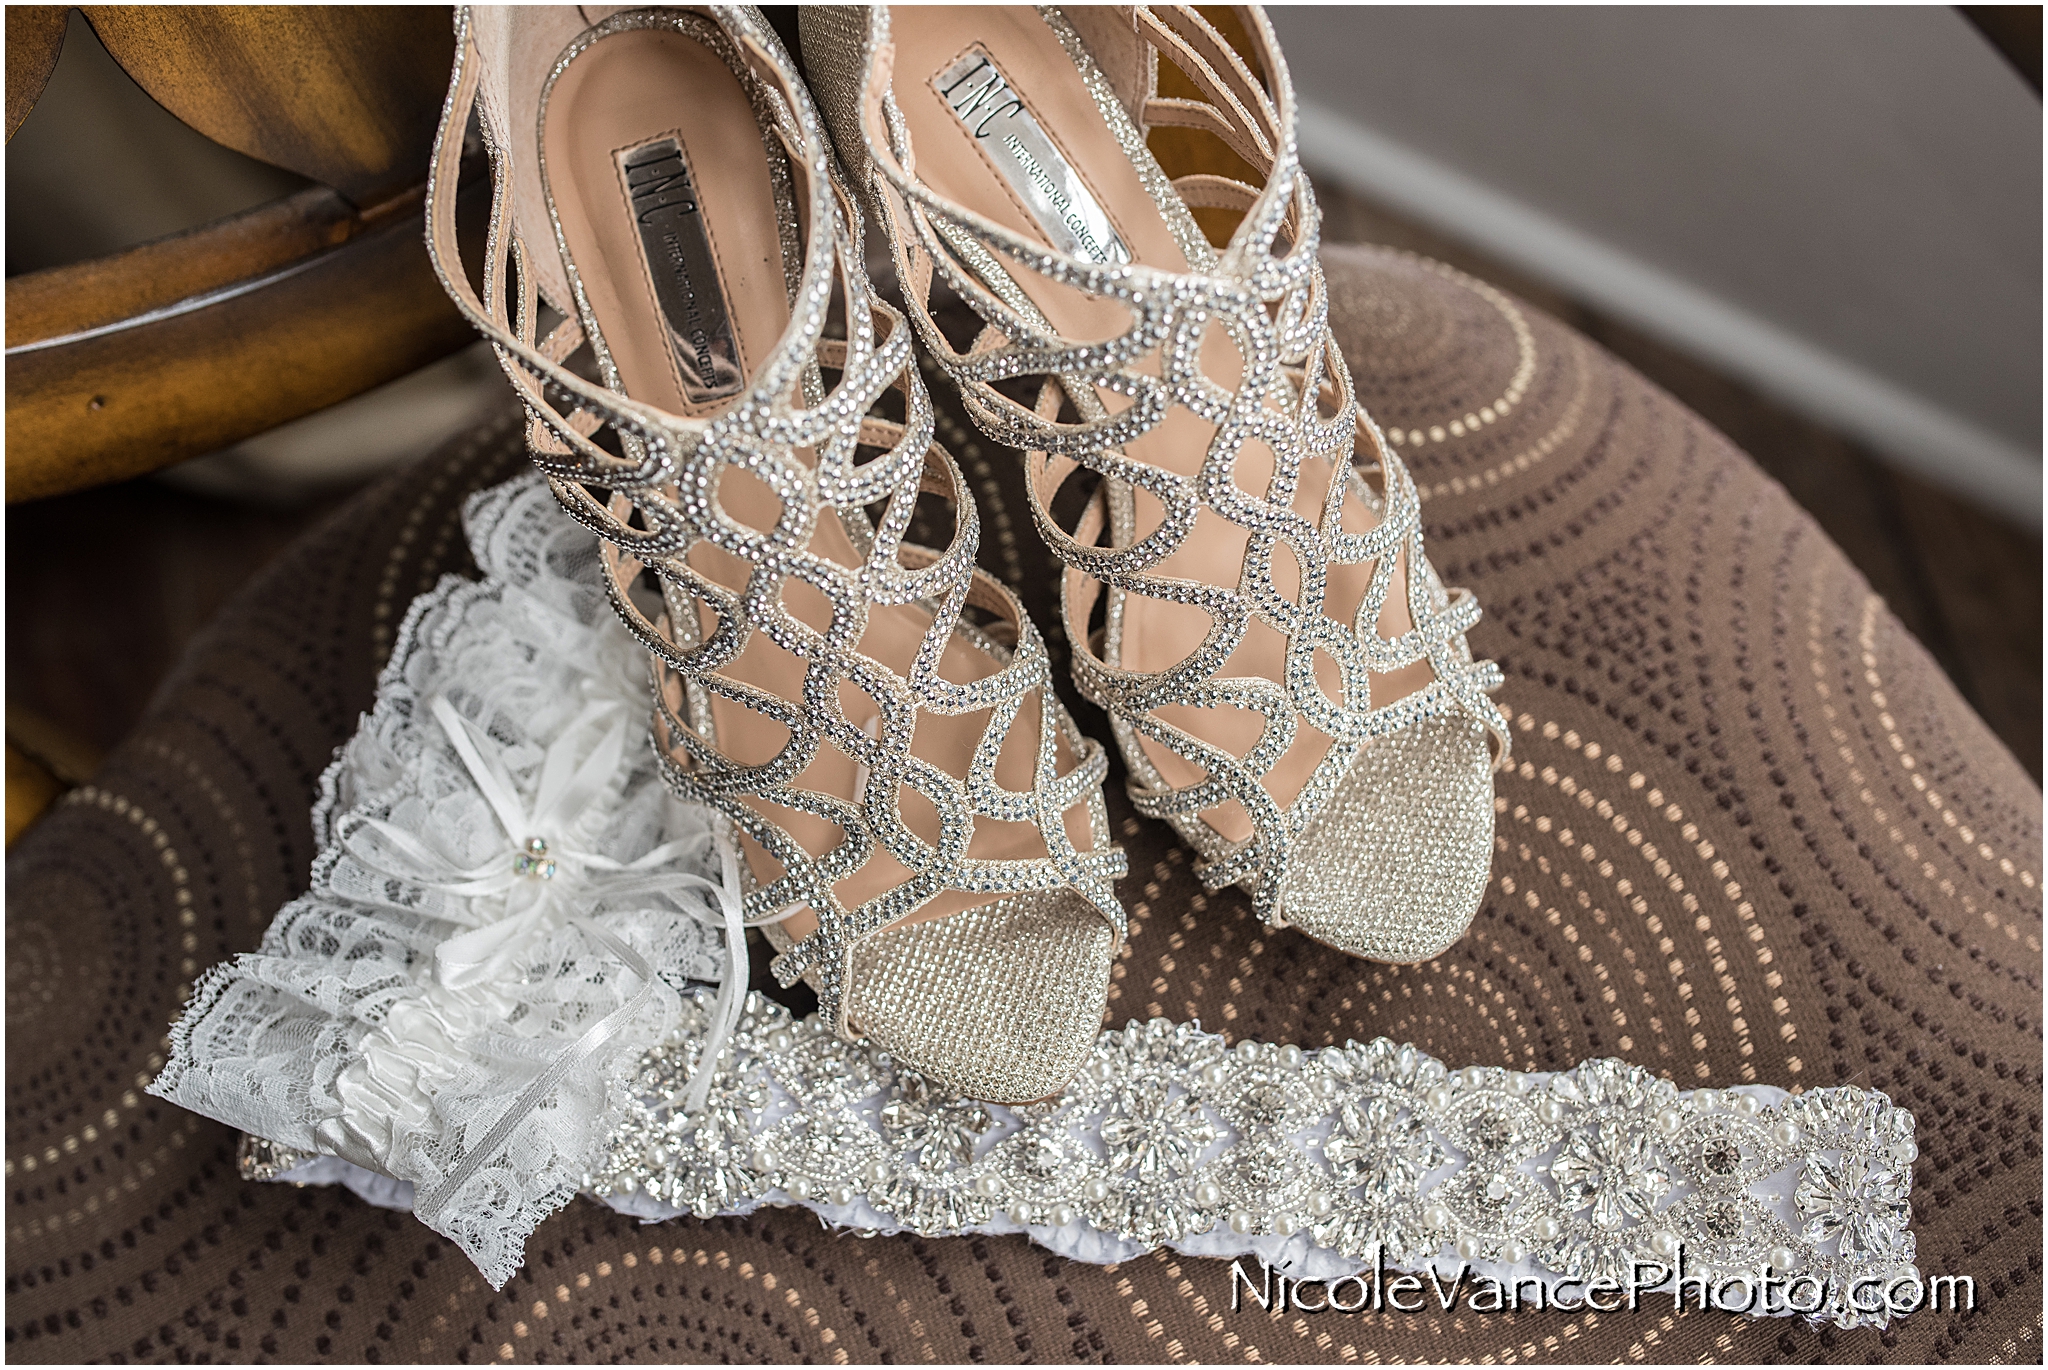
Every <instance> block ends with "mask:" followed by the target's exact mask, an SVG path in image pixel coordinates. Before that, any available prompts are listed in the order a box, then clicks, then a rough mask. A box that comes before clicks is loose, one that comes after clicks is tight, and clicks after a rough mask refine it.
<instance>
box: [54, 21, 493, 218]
mask: <svg viewBox="0 0 2048 1370" xmlns="http://www.w3.org/2000/svg"><path fill="white" fill-rule="evenodd" d="M85 14H86V18H87V19H89V20H90V21H91V23H92V26H93V31H94V32H95V33H97V34H98V35H99V37H100V41H101V42H103V43H105V44H106V47H107V51H108V52H109V53H111V54H112V55H113V58H114V60H115V61H117V62H119V63H120V64H121V67H122V69H123V70H125V71H126V72H127V73H128V74H129V75H130V76H132V77H134V78H135V80H136V82H137V84H139V85H140V86H141V87H142V88H143V89H144V90H146V91H148V92H149V93H150V95H152V96H153V97H155V99H156V100H157V102H158V103H159V104H161V105H163V107H164V108H166V109H168V110H170V111H171V113H173V114H175V115H177V116H178V117H179V118H180V119H182V120H184V121H185V122H186V123H188V124H190V125H191V126H192V127H193V128H195V129H198V130H199V131H200V132H201V133H203V134H205V135H206V136H207V137H209V138H211V139H213V140H214V141H215V142H217V143H221V144H223V145H225V146H227V147H231V148H233V149H235V150H236V151H237V152H242V153H246V154H247V155H249V156H251V157H254V158H257V159H258V160H260V161H265V162H269V163H271V164H272V165H273V166H281V167H284V168H285V169H286V170H289V171H296V172H298V173H299V174H300V175H302V176H309V177H311V178H312V179H313V180H316V181H320V182H322V183H323V184H326V185H330V186H333V187H334V188H335V189H336V190H338V191H340V192H341V194H342V195H343V196H344V197H346V198H347V199H348V200H349V201H350V202H352V203H353V204H355V205H357V206H362V207H368V206H371V205H375V204H376V203H377V202H378V201H380V200H383V199H387V198H389V197H390V196H392V195H396V194H398V193H400V192H401V191H403V190H405V189H406V188H407V187H409V186H413V185H417V184H418V183H419V182H420V181H421V180H422V179H423V174H424V172H425V169H426V165H427V155H428V153H429V151H430V150H431V147H432V144H433V139H434V125H435V122H436V120H437V119H438V118H439V116H440V112H441V99H442V95H443V93H444V92H445V91H446V89H447V85H448V68H449V66H450V65H451V63H452V62H453V61H454V57H455V39H454V32H453V29H452V27H451V24H450V18H449V10H448V9H447V7H445V6H440V5H433V6H408V5H361V6H356V5H304V6H267V5H221V6H203V5H106V6H98V5H95V6H89V7H87V8H86V10H85Z"/></svg>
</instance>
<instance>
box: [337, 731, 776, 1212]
mask: <svg viewBox="0 0 2048 1370" xmlns="http://www.w3.org/2000/svg"><path fill="white" fill-rule="evenodd" d="M429 708H430V712H431V713H432V714H433V717H434V720H435V722H437V723H438V724H439V725H440V727H441V730H442V732H443V733H445V734H446V735H447V738H448V742H449V745H450V746H451V747H452V748H453V749H454V752H455V755H456V756H457V757H458V758H459V759H460V760H461V762H462V765H463V767H464V769H465V770H466V771H467V772H468V774H469V778H470V780H471V781H472V782H473V783H474V784H475V785H476V788H477V792H478V793H479V794H480V795H481V796H482V797H483V799H484V802H485V803H486V804H488V805H489V806H490V809H491V812H492V813H493V814H494V815H495V816H496V818H497V820H498V823H499V826H500V827H502V828H503V830H504V832H505V835H506V837H507V839H508V843H509V849H508V850H507V851H506V852H505V853H504V854H502V855H499V856H494V857H491V858H488V859H486V860H485V861H482V862H480V863H478V864H476V865H474V866H470V867H467V868H462V867H457V866H455V865H454V864H453V863H452V862H451V861H449V860H448V859H447V858H446V857H444V856H442V855H441V854H440V853H438V852H435V851H434V850H433V849H431V848H430V847H428V846H427V844H426V843H424V842H422V841H420V840H419V839H418V838H417V837H415V836H414V835H413V834H411V833H409V832H406V831H405V830H404V829H402V828H400V827H398V826H396V825H394V824H392V823H390V822H388V821H386V820H383V819H377V818H364V819H361V820H360V821H359V822H357V823H355V824H353V825H351V827H350V828H349V830H348V831H347V832H346V833H344V834H343V835H342V837H341V844H342V846H343V848H344V849H345V850H347V851H348V853H349V854H350V855H351V856H353V857H354V858H355V859H356V860H357V861H358V862H360V863H361V864H362V865H363V866H365V867H366V868H367V869H370V870H373V871H376V872H377V873H378V874H381V875H387V876H390V877H392V878H394V879H398V880H403V881H405V882H407V883H409V884H414V885H418V886H422V887H425V888H429V889H434V890H438V891H440V892H441V893H443V894H448V895H455V896H459V897H461V898H464V899H493V898H497V897H502V898H503V899H504V901H505V903H504V913H503V915H502V916H501V917H499V918H496V919H493V920H491V921H490V922H486V923H482V924H480V925H478V926H476V927H473V928H471V929H470V930H469V931H467V932H464V933H461V934H458V935H457V936H455V937H451V938H449V939H448V940H447V941H445V942H443V943H441V944H440V945H439V946H438V947H436V948H435V949H434V979H435V982H436V983H437V984H438V985H440V986H441V987H442V988H443V989H448V990H458V989H464V988H468V987H471V986H476V985H483V984H488V983H489V982H490V981H492V980H493V979H494V978H496V977H497V976H499V975H501V974H503V973H504V972H505V970H506V969H507V968H508V967H510V966H512V965H514V964H516V962H517V961H518V960H519V959H520V957H521V956H522V955H524V954H526V953H528V952H529V951H531V950H533V949H535V948H536V947H537V945H538V944H539V943H540V942H541V941H542V940H543V939H545V938H546V937H547V936H548V935H549V934H550V933H552V932H554V931H555V930H556V929H557V928H559V927H561V926H563V925H565V924H574V925H575V926H576V927H577V928H578V930H580V931H582V932H584V933H585V934H587V935H588V936H590V937H591V938H593V939H594V940H596V941H597V942H598V943H599V944H601V945H602V946H604V947H605V948H606V949H607V950H609V951H610V952H611V953H612V954H613V955H615V956H617V957H618V958H619V960H620V962H621V963H622V964H623V965H624V966H625V968H626V969H627V970H629V971H631V972H632V974H633V975H634V977H635V978H636V979H637V980H638V981H639V982H640V988H639V990H638V992H636V993H635V994H634V996H633V997H632V998H631V999H630V1000H628V1001H627V1002H626V1003H624V1004H622V1005H620V1006H619V1007H618V1008H616V1009H613V1010H612V1011H611V1012H610V1013H608V1014H606V1015H605V1016H604V1017H603V1018H602V1019H600V1020H599V1021H598V1022H596V1023H594V1024H592V1025H591V1026H590V1027H589V1028H588V1029H586V1030H585V1031H584V1033H583V1034H582V1035H581V1036H580V1037H578V1038H577V1039H576V1041H575V1042H573V1043H572V1044H570V1046H569V1047H568V1048H567V1049H566V1050H565V1051H563V1052H562V1053H561V1054H560V1055H559V1056H557V1057H555V1059H554V1060H553V1061H551V1062H549V1064H548V1066H547V1068H546V1069H545V1070H543V1071H542V1072H541V1073H540V1074H539V1075H538V1076H536V1077H535V1078H534V1079H533V1081H532V1082H531V1083H530V1084H529V1085H528V1086H527V1087H526V1089H525V1090H524V1091H522V1092H521V1094H520V1096H519V1098H518V1099H517V1100H515V1101H514V1103H513V1105H512V1107H511V1108H510V1109H508V1110H506V1112H505V1114H504V1116H503V1117H502V1118H500V1119H499V1121H498V1122H497V1124H496V1125H495V1126H493V1127H492V1128H491V1130H490V1131H489V1132H488V1133H487V1134H486V1135H485V1137H484V1139H483V1140H482V1141H481V1142H480V1143H478V1144H477V1145H476V1146H475V1147H473V1148H472V1149H471V1150H470V1152H469V1154H468V1155H466V1156H465V1157H463V1159H462V1161H461V1162H460V1163H459V1164H458V1165H457V1166H456V1167H455V1168H454V1169H453V1170H451V1171H450V1172H449V1173H448V1175H447V1177H446V1178H445V1179H443V1180H442V1182H441V1183H440V1184H439V1185H437V1186H435V1188H434V1190H433V1192H432V1193H430V1194H428V1195H426V1196H425V1197H424V1199H423V1200H422V1201H421V1203H420V1204H419V1206H418V1209H417V1212H418V1213H419V1215H420V1217H422V1218H423V1219H426V1218H431V1217H432V1215H433V1214H434V1213H435V1212H436V1211H437V1210H439V1209H440V1208H441V1207H442V1206H443V1205H444V1204H445V1203H446V1202H447V1201H448V1200H449V1199H451V1198H453V1197H454V1196H455V1194H456V1193H457V1192H459V1191H460V1189H461V1188H462V1185H463V1184H464V1183H465V1182H466V1181H467V1180H468V1179H469V1178H470V1176H471V1175H473V1174H474V1173H475V1171H476V1169H477V1167H478V1166H480V1165H482V1164H483V1163H484V1161H486V1160H488V1159H489V1158H490V1157H491V1156H492V1155H493V1154H494V1153H495V1152H496V1151H497V1150H498V1149H499V1148H500V1147H502V1146H503V1145H504V1143H505V1141H506V1139H507V1138H509V1137H510V1136H511V1134H512V1132H513V1130H514V1129H515V1128H516V1127H517V1126H518V1125H519V1123H520V1122H521V1120H523V1119H524V1118H525V1117H526V1116H527V1115H528V1114H530V1113H532V1111H533V1110H534V1109H536V1108H538V1107H539V1106H540V1104H541V1103H542V1101H543V1100H545V1099H546V1098H547V1097H548V1095H549V1094H551V1093H553V1091H554V1089H555V1087H556V1086H557V1085H559V1084H560V1083H561V1081H562V1080H563V1079H564V1078H565V1077H567V1075H568V1074H569V1072H571V1071H572V1070H574V1069H576V1067H577V1066H579V1065H581V1064H582V1063H583V1062H584V1061H586V1060H588V1059H589V1058H590V1057H591V1056H592V1055H593V1054H595V1053H596V1052H597V1051H598V1050H599V1049H600V1048H601V1047H603V1046H604V1044H605V1043H606V1042H608V1041H610V1040H611V1039H612V1038H613V1037H614V1036H616V1035H617V1034H618V1032H619V1031H620V1030H621V1029H622V1028H624V1027H625V1025H626V1024H627V1023H628V1022H630V1021H632V1019H633V1017H634V1016H635V1015H636V1014H638V1013H639V1012H640V1010H641V1009H642V1008H644V1007H645V1006H646V1004H647V1002H648V1000H649V999H650V998H651V997H652V996H653V994H654V988H655V984H656V977H655V970H654V967H652V966H651V965H649V964H648V962H647V959H646V958H645V957H644V956H642V955H641V954H640V953H639V952H638V951H637V950H636V949H634V948H633V947H632V946H630V945H629V944H627V943H626V942H625V941H623V940H621V939H620V938H619V937H618V936H616V935H615V934H614V933H613V932H612V931H611V930H610V929H608V928H606V927H604V926H603V925H602V924H600V923H599V922H597V921H596V920H595V919H593V918H590V917H588V916H586V915H584V914H583V913H581V912H579V911H578V910H579V906H580V907H582V908H588V907H591V906H594V905H596V904H597V903H599V902H601V901H614V900H618V899H623V898H630V897H633V896H636V895H652V896H657V897H659V898H660V900H661V902H662V903H664V904H666V905H668V906H669V907H671V908H673V909H675V910H676V911H677V912H678V913H680V914H682V915H684V916H687V917H690V918H693V919H695V920H697V921H698V922H700V923H704V924H706V925H707V926H711V927H719V926H721V925H722V927H723V931H724V937H725V971H724V976H723V982H722V983H721V984H720V986H719V991H718V1000H717V1004H716V1007H715V1008H714V1010H713V1014H712V1018H713V1022H712V1027H711V1032H710V1034H709V1036H708V1037H707V1038H706V1040H705V1044H704V1052H703V1055H702V1056H700V1057H699V1059H698V1066H697V1068H696V1069H695V1070H694V1071H693V1072H692V1074H691V1078H690V1083H689V1088H688V1090H687V1091H686V1093H685V1095H684V1097H683V1099H682V1100H681V1103H682V1106H683V1109H684V1111H685V1113H687V1114H691V1115H694V1114H696V1113H698V1112H700V1111H701V1110H702V1109H703V1107H704V1103H705V1100H706V1098H707V1097H708V1094H709V1091H710V1088H711V1079H712V1076H713V1075H714V1074H715V1073H716V1071H717V1067H718V1063H719V1061H720V1059H721V1058H722V1057H723V1055H724V1052H725V1046H726V1043H727V1041H728V1040H729V1039H730V1038H731V1036H732V1032H733V1029H734V1027H735V1025H736V1024H737V1022H738V1020H739V1016H740V1011H741V1008H742V1007H743V1005H744V1002H745V993H746V984H747V947H746V925H745V923H744V922H743V921H742V919H741V909H742V906H741V903H740V898H739V860H738V854H737V852H735V851H734V849H733V846H732V843H731V841H730V839H729V838H728V837H727V836H726V835H725V834H724V833H719V834H718V835H717V838H716V841H717V843H718V849H719V859H720V866H721V870H720V876H721V881H720V883H717V884H714V883H712V882H711V881H709V880H706V879H704V878H703V877H701V876H698V875H693V874H690V873H689V872H687V871H682V870H678V869H676V868H675V865H676V862H677V860H678V858H680V857H681V856H683V855H684V854H685V852H686V851H687V850H688V849H689V848H690V846H691V845H693V843H694V842H695V840H696V839H695V838H694V837H692V838H683V839H678V840H676V841H671V842H665V843H662V844H661V845H659V846H657V847H655V848H654V849H653V850H651V851H649V852H647V853H645V854H644V855H642V856H640V857H638V858H636V859H635V860H633V861H630V862H621V861H619V860H616V859H615V858H612V857H609V856H605V855H604V854H602V853H600V852H592V851H586V850H583V849H581V848H579V847H577V846H574V845H572V841H573V839H572V834H573V832H574V830H575V829H576V827H577V826H578V825H579V823H580V821H581V819H582V817H583V815H584V813H585V811H586V810H587V809H588V808H589V806H590V805H591V804H592V803H593V802H595V801H597V800H598V799H599V798H600V797H601V796H602V795H603V794H604V793H605V792H606V791H607V789H608V788H609V787H610V786H611V785H612V784H613V783H614V781H615V779H616V777H617V776H618V775H619V773H620V771H621V769H622V768H623V767H624V765H625V763H626V753H627V748H628V746H629V745H630V744H631V741H632V734H633V731H634V729H633V715H632V713H631V711H630V710H629V709H628V708H627V706H626V704H625V703H624V702H623V701H620V700H599V701H595V702H593V703H591V704H589V705H588V706H587V707H585V708H584V710H583V711H582V712H581V713H580V714H578V715H577V717H576V718H575V719H574V720H573V721H572V722H571V723H570V724H569V725H568V726H567V727H565V728H563V729H562V731H561V733H560V735H559V736H557V737H556V739H555V740H554V741H553V742H552V743H550V744H549V745H548V747H547V749H546V751H545V753H544V754H543V756H542V758H541V765H540V780H539V783H538V785H537V786H536V794H535V797H534V802H533V807H532V810H531V812H529V811H528V810H527V808H526V806H525V805H524V804H523V803H522V802H521V801H520V798H519V794H518V787H517V786H516V785H514V784H513V782H512V780H511V778H510V777H509V775H508V774H507V773H506V771H505V768H504V766H503V764H502V762H501V761H500V759H499V757H498V756H497V755H495V753H496V752H497V750H498V745H497V744H496V743H495V741H494V740H492V739H491V738H489V736H488V734H486V735H485V736H484V743H485V746H488V747H489V748H490V749H491V752H492V753H493V754H489V755H487V754H486V752H485V750H484V748H483V747H480V746H479V745H478V738H477V732H478V730H476V729H474V728H473V726H472V725H471V724H470V722H469V721H468V720H467V719H465V718H464V717H463V716H462V714H461V713H460V712H459V711H458V710H457V709H456V708H455V706H454V705H453V704H452V703H450V702H449V700H448V699H447V697H446V696H445V695H436V696H435V697H434V698H433V700H432V701H431V704H430V706H429ZM593 731H595V732H596V733H597V737H596V740H595V742H594V743H592V742H590V741H589V738H590V734H591V733H592V732H593ZM586 746H587V748H588V750H587V753H585V748H586ZM579 753H584V755H583V759H582V761H581V762H580V763H579V762H578V761H577V759H576V758H577V756H578V754H579ZM394 857H397V858H402V859H397V860H394V859H393V858H394ZM686 889H699V890H704V891H707V892H709V893H710V894H711V895H712V897H713V899H714V900H715V901H716V903H717V905H718V909H717V912H716V913H714V912H713V911H712V910H711V909H710V908H707V907H704V906H702V905H699V904H696V903H695V902H694V901H691V902H687V903H686V902H684V901H682V900H679V899H677V898H675V897H674V896H675V895H676V894H677V893H679V892H680V891H683V890H686Z"/></svg>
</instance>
